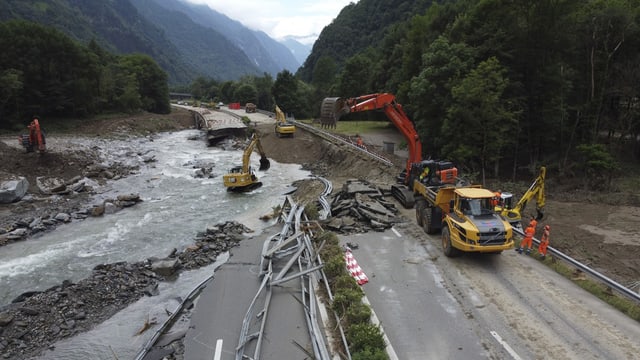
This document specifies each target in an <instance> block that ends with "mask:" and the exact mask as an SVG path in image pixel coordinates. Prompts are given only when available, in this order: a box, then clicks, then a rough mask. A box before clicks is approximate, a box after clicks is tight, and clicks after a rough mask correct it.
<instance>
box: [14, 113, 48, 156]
mask: <svg viewBox="0 0 640 360" xmlns="http://www.w3.org/2000/svg"><path fill="white" fill-rule="evenodd" d="M27 128H28V129H29V134H22V135H21V136H20V138H19V139H18V140H19V142H20V144H21V145H22V146H24V148H25V149H26V150H27V152H33V151H34V150H35V149H38V152H39V153H40V154H42V153H44V152H45V151H46V150H47V147H46V142H45V138H44V132H43V131H42V129H40V119H38V117H37V116H34V117H33V120H31V123H30V124H29V126H27Z"/></svg>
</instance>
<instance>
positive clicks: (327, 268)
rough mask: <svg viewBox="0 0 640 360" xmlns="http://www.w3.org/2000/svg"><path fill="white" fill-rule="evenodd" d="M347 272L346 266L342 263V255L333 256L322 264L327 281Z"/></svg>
mask: <svg viewBox="0 0 640 360" xmlns="http://www.w3.org/2000/svg"><path fill="white" fill-rule="evenodd" d="M346 272H347V265H346V264H345V262H344V258H343V257H342V255H339V256H334V257H332V258H330V259H329V261H326V262H325V264H324V273H325V274H326V275H327V277H328V278H329V279H335V278H337V277H338V276H340V275H342V274H345V273H346Z"/></svg>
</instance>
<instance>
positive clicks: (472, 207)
mask: <svg viewBox="0 0 640 360" xmlns="http://www.w3.org/2000/svg"><path fill="white" fill-rule="evenodd" d="M425 168H427V169H428V170H427V171H426V173H428V175H427V176H425V177H422V178H421V177H420V176H419V174H423V173H425ZM457 174H458V170H457V168H456V167H455V166H454V165H453V164H452V163H451V162H448V161H434V160H424V161H422V162H420V163H419V164H414V166H413V167H412V169H411V174H410V176H409V177H410V178H411V179H412V181H413V186H412V187H413V190H414V192H415V197H416V200H415V207H416V221H417V223H418V225H419V226H421V227H422V228H423V229H424V231H425V232H426V233H427V234H435V233H437V232H439V231H441V232H442V235H441V236H442V250H443V252H444V254H445V255H446V256H451V257H453V256H457V255H460V253H462V252H480V253H501V252H502V251H504V250H508V249H511V248H513V246H514V241H513V228H512V226H511V224H510V223H509V222H508V221H506V220H505V219H504V218H503V217H502V216H501V215H500V214H498V213H496V212H495V209H494V206H493V200H494V196H495V194H494V193H493V192H492V191H490V190H488V189H484V188H482V187H481V186H480V185H470V184H468V183H466V182H464V181H462V180H460V179H459V178H458V177H457Z"/></svg>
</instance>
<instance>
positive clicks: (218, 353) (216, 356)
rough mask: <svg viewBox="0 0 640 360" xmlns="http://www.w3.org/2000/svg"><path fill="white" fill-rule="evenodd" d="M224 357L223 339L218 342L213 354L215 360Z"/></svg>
mask: <svg viewBox="0 0 640 360" xmlns="http://www.w3.org/2000/svg"><path fill="white" fill-rule="evenodd" d="M221 356H222V339H218V341H216V352H215V354H213V360H220V357H221Z"/></svg>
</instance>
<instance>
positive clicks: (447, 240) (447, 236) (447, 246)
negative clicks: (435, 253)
mask: <svg viewBox="0 0 640 360" xmlns="http://www.w3.org/2000/svg"><path fill="white" fill-rule="evenodd" d="M442 250H443V252H444V254H445V255H446V256H447V257H455V256H458V255H460V251H459V250H458V249H456V248H454V247H453V244H451V233H450V231H449V227H448V226H445V227H444V228H443V229H442Z"/></svg>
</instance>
